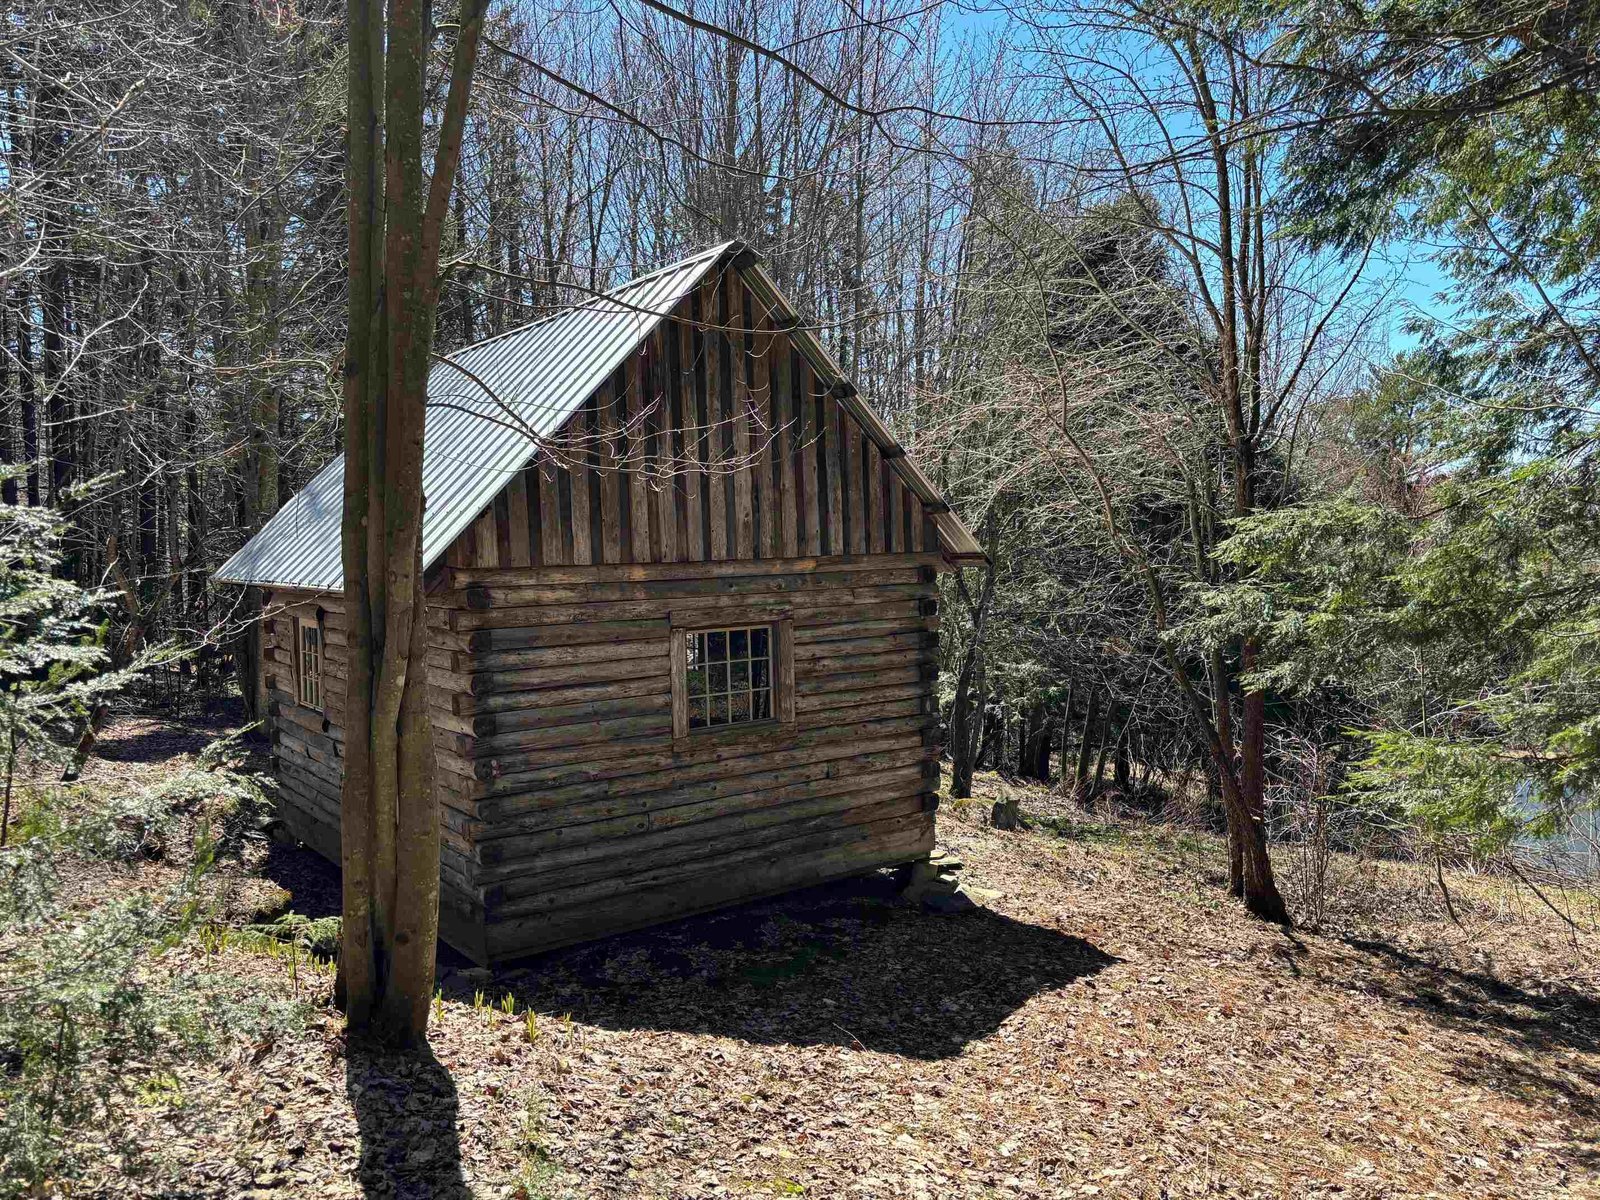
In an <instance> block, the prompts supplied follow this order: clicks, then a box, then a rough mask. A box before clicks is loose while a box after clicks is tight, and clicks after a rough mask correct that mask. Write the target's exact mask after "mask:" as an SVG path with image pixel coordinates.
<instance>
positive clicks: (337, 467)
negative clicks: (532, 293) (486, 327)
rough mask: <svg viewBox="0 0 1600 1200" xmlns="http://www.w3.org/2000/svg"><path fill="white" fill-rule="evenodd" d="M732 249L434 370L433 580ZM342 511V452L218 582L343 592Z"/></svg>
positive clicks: (428, 533)
mask: <svg viewBox="0 0 1600 1200" xmlns="http://www.w3.org/2000/svg"><path fill="white" fill-rule="evenodd" d="M734 245H735V243H732V242H727V243H724V244H723V245H720V246H713V247H712V248H711V249H709V250H706V251H703V252H701V253H699V254H696V255H694V256H692V257H690V258H686V259H684V260H683V261H682V262H678V263H674V264H673V265H672V266H670V267H663V268H662V269H661V270H659V271H654V272H652V273H650V274H648V275H641V276H640V277H639V278H637V279H635V280H633V281H632V282H630V283H627V284H624V285H623V286H622V287H619V288H616V289H614V290H613V291H610V292H607V293H606V294H605V295H604V296H599V297H596V298H595V299H593V300H589V301H586V302H585V303H583V304H580V305H578V306H577V307H575V308H568V309H563V310H562V311H560V312H558V313H554V314H552V315H550V316H548V317H545V318H544V319H542V320H539V321H535V322H534V323H533V324H531V325H524V326H522V327H521V328H520V329H513V330H511V331H510V332H509V333H503V334H501V335H499V336H498V337H493V338H490V339H488V340H487V341H482V342H478V343H476V344H475V345H471V346H468V347H466V348H465V349H462V350H457V351H456V352H455V353H454V354H452V355H450V356H448V358H444V359H442V360H441V361H440V362H438V363H436V364H435V365H434V368H433V370H432V371H431V372H430V373H429V375H428V406H427V416H426V418H425V421H426V428H425V430H424V433H423V440H422V494H423V495H424V496H426V497H427V508H426V510H425V511H424V513H423V519H422V568H423V570H427V569H428V568H429V567H431V566H432V565H433V564H434V562H436V561H437V560H438V558H439V557H440V555H442V554H443V553H444V551H445V548H446V547H447V546H449V545H450V543H451V542H453V541H455V539H456V537H457V536H458V535H459V534H460V533H461V531H462V530H463V529H465V528H466V527H467V526H468V525H470V524H471V523H472V522H473V520H474V519H475V518H476V517H477V516H478V514H479V513H481V512H482V511H483V509H484V506H485V505H487V504H489V503H490V502H491V501H492V500H493V499H494V498H495V497H496V496H497V495H499V493H500V489H501V488H503V487H505V485H506V484H507V483H509V482H510V480H511V477H512V476H513V475H515V474H516V473H517V472H518V471H520V470H521V469H522V468H523V467H524V466H526V465H527V463H528V460H529V459H531V458H532V457H533V456H534V454H535V453H537V451H538V445H537V444H536V440H535V439H538V438H544V437H549V436H550V435H552V434H554V433H555V432H557V431H558V430H559V429H560V428H561V426H562V425H563V424H564V423H565V422H566V420H567V418H568V417H570V416H571V415H572V414H573V413H574V412H576V411H577V409H578V408H579V407H580V406H581V405H582V404H583V402H584V401H585V400H586V399H587V398H588V397H589V396H590V394H591V393H593V392H594V390H595V389H596V388H597V387H599V386H600V385H601V384H602V383H604V382H605V381H606V379H608V378H610V376H611V375H612V373H613V372H615V371H616V369H617V368H618V367H619V366H621V365H622V363H623V360H624V359H626V358H627V356H628V354H629V352H630V351H632V350H633V349H634V348H635V347H636V346H638V344H639V343H640V341H641V340H643V338H644V336H645V335H646V334H647V333H648V332H649V331H650V330H651V329H653V328H654V327H655V325H656V323H657V322H658V321H660V320H661V319H662V318H663V317H664V316H666V315H668V314H669V313H671V311H672V309H673V306H674V305H676V304H677V302H678V301H679V300H681V299H682V298H683V297H684V296H686V295H688V294H689V292H690V291H691V290H692V289H693V288H694V287H695V285H696V284H698V283H699V282H700V280H701V278H702V277H703V276H704V275H705V274H706V272H707V271H708V270H710V269H711V268H713V267H715V266H716V265H717V264H718V263H719V262H720V261H721V259H722V257H723V255H724V254H726V253H727V252H728V251H729V250H730V249H732V248H733V247H734ZM485 389H488V391H486V390H485ZM343 511H344V455H342V454H341V455H339V456H338V457H337V458H335V459H334V460H333V461H332V462H330V463H329V464H328V465H327V466H325V467H323V468H322V470H321V471H319V472H317V474H316V476H315V477H314V478H313V479H312V480H311V482H310V483H308V484H306V486H305V487H304V488H303V489H302V490H301V491H300V492H298V493H296V495H295V497H294V499H292V500H290V501H289V502H288V503H287V504H285V505H284V506H283V507H282V508H281V509H279V510H278V513H277V515H276V516H274V517H273V518H272V519H271V520H270V521H268V522H267V523H266V524H265V525H264V526H262V528H261V531H260V532H259V533H257V534H256V535H255V536H254V537H253V538H251V539H250V540H249V541H248V542H246V543H245V544H244V546H243V547H241V548H240V550H239V551H238V553H236V554H235V555H234V556H233V557H232V558H230V559H228V561H227V562H225V563H223V564H222V568H221V570H219V571H218V572H217V578H218V579H220V580H222V581H223V582H225V583H250V584H260V585H263V586H278V587H292V588H305V589H307V590H310V591H334V592H337V591H341V590H343V587H344V563H343V559H342V552H341V543H340V535H339V527H340V522H341V520H342V516H343Z"/></svg>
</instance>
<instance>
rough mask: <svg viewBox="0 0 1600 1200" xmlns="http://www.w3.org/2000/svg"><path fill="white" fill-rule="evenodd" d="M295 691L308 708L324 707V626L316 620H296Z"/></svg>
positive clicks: (298, 698) (297, 697)
mask: <svg viewBox="0 0 1600 1200" xmlns="http://www.w3.org/2000/svg"><path fill="white" fill-rule="evenodd" d="M295 691H296V697H295V698H296V699H297V700H299V701H300V703H301V704H303V705H305V706H306V707H307V708H321V707H322V627H321V626H320V625H319V624H317V622H315V621H307V620H304V619H302V620H297V621H296V622H295Z"/></svg>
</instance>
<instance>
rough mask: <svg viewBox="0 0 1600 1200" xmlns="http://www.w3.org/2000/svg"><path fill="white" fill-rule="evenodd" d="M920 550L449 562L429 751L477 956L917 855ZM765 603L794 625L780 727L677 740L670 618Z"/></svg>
mask: <svg viewBox="0 0 1600 1200" xmlns="http://www.w3.org/2000/svg"><path fill="white" fill-rule="evenodd" d="M936 561H937V559H936V558H934V557H933V556H927V555H916V554H902V555H883V556H871V555H868V556H858V557H853V558H840V559H831V558H824V559H821V560H812V559H807V558H797V559H791V560H771V561H767V562H757V563H747V564H741V565H737V566H736V565H734V564H725V565H724V564H692V563H691V564H679V565H669V564H653V565H644V564H638V565H631V566H630V565H620V564H619V565H614V566H605V565H599V566H589V567H585V568H573V567H567V568H560V569H557V568H528V569H505V568H460V569H452V570H450V571H448V572H447V576H448V581H449V588H448V591H447V592H446V593H445V594H447V595H448V596H450V597H452V598H453V601H452V606H451V607H448V608H445V607H441V608H439V609H436V610H434V612H433V613H432V619H433V620H434V622H435V630H436V633H437V634H438V635H439V636H440V637H441V639H442V641H441V644H440V646H439V648H438V649H437V650H435V651H434V653H433V656H432V661H431V664H430V666H431V669H432V670H433V671H434V672H435V675H434V678H435V680H436V681H437V680H439V679H448V680H449V687H448V689H441V690H440V691H439V693H438V695H439V700H440V703H443V701H444V699H445V698H446V696H448V698H449V701H450V707H451V713H450V715H451V716H452V717H453V718H455V720H456V722H457V724H458V726H464V727H466V728H467V729H469V730H470V732H466V733H460V734H457V733H454V732H451V733H450V734H448V735H441V738H440V746H441V753H440V758H441V761H442V762H446V763H448V770H449V771H450V772H451V773H452V774H454V775H455V776H456V777H457V779H458V780H459V786H460V792H459V798H458V801H457V805H458V808H457V810H456V815H458V816H461V817H464V818H465V819H464V820H462V821H461V823H460V824H459V826H458V828H457V831H456V832H457V834H458V835H459V836H460V837H461V838H462V839H463V840H464V842H465V844H467V845H469V846H470V847H471V857H472V873H473V875H474V878H475V879H476V880H477V883H478V890H477V893H476V901H477V905H478V906H480V907H481V909H482V911H483V912H484V914H485V919H486V922H487V945H488V950H489V954H490V956H491V957H495V958H505V957H512V956H515V955H517V954H522V953H529V952H532V951H536V950H541V949H546V948H550V947H553V946H557V945H562V944H566V943H569V942H573V941H580V940H583V939H586V938H590V937H597V936H601V935H604V934H609V933H615V932H618V931H620V930H622V929H626V928H632V927H636V926H640V925H645V924H650V923H652V922H655V921H660V920H665V919H669V918H672V917H676V916H680V915H683V914H685V913H690V912H695V911H699V910H702V909H707V908H712V907H716V906H718V905H722V904H728V903H733V902H736V901H739V900H744V899H750V898H754V897H757V896H762V895H767V894H771V893H773V892H778V891H783V890H786V889H789V888H794V887H803V886H806V885H808V884H812V883H816V882H820V881H822V880H825V879H829V878H835V877H839V876H843V875H849V874H855V873H858V872H860V871H863V870H867V869H869V868H871V867H874V866H879V865H884V864H889V863H896V862H904V861H907V860H909V859H912V858H915V857H917V856H918V855H919V854H923V853H926V852H927V851H928V850H929V849H930V848H931V846H932V839H933V799H934V796H933V794H934V791H935V789H936V786H937V782H936V780H937V776H936V771H937V766H936V763H935V754H936V751H935V745H934V736H933V735H934V724H935V715H934V713H935V708H934V698H933V686H934V679H935V675H936V666H935V658H936V653H937V641H938V618H937V615H936V599H935V597H936V594H937V593H936V588H935V585H934V578H935V573H934V570H935V568H934V564H935V563H936ZM457 602H459V603H457ZM759 619H773V620H777V619H788V620H790V621H791V622H792V625H793V631H794V680H793V686H794V693H795V720H794V722H793V724H792V725H788V724H776V725H769V726H765V727H749V728H743V729H740V728H734V729H729V730H718V731H715V732H705V731H696V732H694V733H691V734H690V735H689V737H688V738H680V739H677V740H675V739H674V737H673V729H672V683H671V662H670V656H669V646H670V629H671V627H672V625H673V623H675V622H676V623H679V624H684V625H689V626H694V625H700V626H714V625H716V624H718V623H720V622H723V621H724V620H726V621H728V622H729V623H737V622H740V621H746V620H759ZM444 642H448V643H449V646H448V647H447V646H446V645H444V644H443V643H444Z"/></svg>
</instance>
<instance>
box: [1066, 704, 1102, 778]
mask: <svg viewBox="0 0 1600 1200" xmlns="http://www.w3.org/2000/svg"><path fill="white" fill-rule="evenodd" d="M1099 717H1100V693H1099V692H1097V691H1095V690H1094V689H1093V688H1090V689H1089V705H1088V708H1086V709H1085V710H1084V714H1083V730H1082V732H1081V733H1080V734H1079V735H1078V761H1077V763H1076V764H1075V765H1074V767H1073V769H1072V794H1073V795H1074V796H1082V795H1083V789H1084V780H1085V778H1086V777H1087V776H1088V774H1089V754H1090V752H1091V750H1092V748H1093V743H1092V742H1091V741H1090V740H1089V739H1090V738H1091V737H1092V736H1093V735H1094V729H1095V722H1096V721H1098V720H1099Z"/></svg>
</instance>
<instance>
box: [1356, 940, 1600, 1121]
mask: <svg viewBox="0 0 1600 1200" xmlns="http://www.w3.org/2000/svg"><path fill="white" fill-rule="evenodd" d="M1343 940H1344V942H1345V944H1346V945H1348V946H1350V947H1352V948H1353V949H1356V950H1359V951H1361V952H1362V953H1363V954H1366V955H1368V956H1370V957H1371V958H1374V959H1376V960H1377V961H1378V963H1379V964H1380V965H1381V966H1382V967H1383V968H1385V969H1384V970H1383V972H1382V973H1381V974H1378V975H1374V976H1371V977H1368V978H1367V979H1365V980H1364V981H1363V985H1364V988H1365V989H1366V990H1368V991H1371V992H1375V993H1377V994H1378V995H1380V996H1382V997H1383V998H1384V999H1385V1000H1387V1001H1389V1002H1390V1003H1392V1004H1394V1005H1396V1006H1397V1007H1399V1008H1403V1009H1410V1010H1412V1011H1415V1012H1417V1013H1419V1014H1420V1015H1421V1016H1423V1017H1424V1018H1425V1019H1427V1020H1428V1021H1430V1022H1432V1023H1433V1024H1436V1025H1440V1026H1442V1027H1444V1028H1447V1029H1455V1030H1460V1031H1462V1032H1465V1033H1479V1034H1489V1035H1491V1036H1493V1037H1495V1038H1497V1039H1499V1040H1501V1041H1503V1042H1504V1043H1506V1044H1507V1045H1509V1046H1511V1047H1513V1048H1515V1049H1516V1050H1518V1051H1521V1052H1523V1054H1524V1055H1527V1056H1536V1057H1537V1061H1538V1062H1539V1066H1538V1067H1537V1068H1536V1069H1535V1068H1532V1067H1530V1066H1529V1064H1528V1060H1527V1059H1526V1058H1524V1057H1521V1056H1516V1057H1510V1056H1505V1055H1502V1054H1497V1053H1489V1052H1485V1051H1483V1050H1481V1049H1479V1048H1478V1046H1463V1047H1462V1048H1461V1049H1460V1050H1459V1051H1458V1052H1457V1053H1455V1054H1454V1055H1453V1062H1452V1065H1451V1070H1452V1073H1453V1074H1454V1075H1455V1076H1456V1077H1457V1078H1458V1079H1461V1080H1462V1081H1463V1082H1465V1083H1470V1084H1474V1085H1477V1086H1482V1087H1490V1088H1493V1089H1495V1090H1496V1091H1499V1092H1501V1093H1503V1094H1507V1095H1513V1096H1517V1097H1520V1098H1521V1099H1524V1100H1528V1101H1533V1102H1538V1103H1542V1104H1546V1105H1548V1104H1552V1103H1554V1104H1557V1105H1559V1106H1561V1107H1562V1108H1564V1109H1566V1110H1567V1111H1569V1112H1572V1113H1575V1114H1577V1115H1579V1116H1583V1117H1586V1118H1591V1119H1592V1118H1595V1117H1600V1068H1597V1067H1596V1066H1595V1065H1593V1063H1592V1062H1585V1061H1583V1060H1581V1059H1579V1058H1578V1056H1577V1055H1575V1054H1569V1053H1562V1052H1563V1051H1577V1052H1578V1053H1579V1054H1584V1055H1594V1054H1597V1053H1600V999H1597V998H1596V997H1594V996H1592V995H1589V994H1588V993H1586V992H1582V991H1579V990H1578V989H1576V988H1573V987H1571V986H1569V985H1568V984H1565V983H1560V982H1555V981H1549V982H1545V983H1542V984H1540V985H1538V990H1532V989H1531V988H1530V987H1527V986H1519V985H1517V984H1515V983H1511V982H1508V981H1507V980H1504V979H1497V978H1496V977H1494V976H1493V975H1488V974H1485V973H1483V972H1480V971H1468V970H1462V969H1461V968H1459V967H1452V966H1449V965H1447V964H1444V963H1439V962H1435V961H1432V960H1430V959H1427V958H1423V957H1421V956H1420V955H1417V954H1414V953H1412V952H1411V951H1409V950H1406V949H1403V948H1402V947H1399V946H1396V945H1394V944H1392V943H1390V942H1386V941H1380V940H1376V939H1371V938H1356V937H1347V938H1345V939H1343ZM1478 1045H1479V1046H1481V1043H1479V1044H1478Z"/></svg>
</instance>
